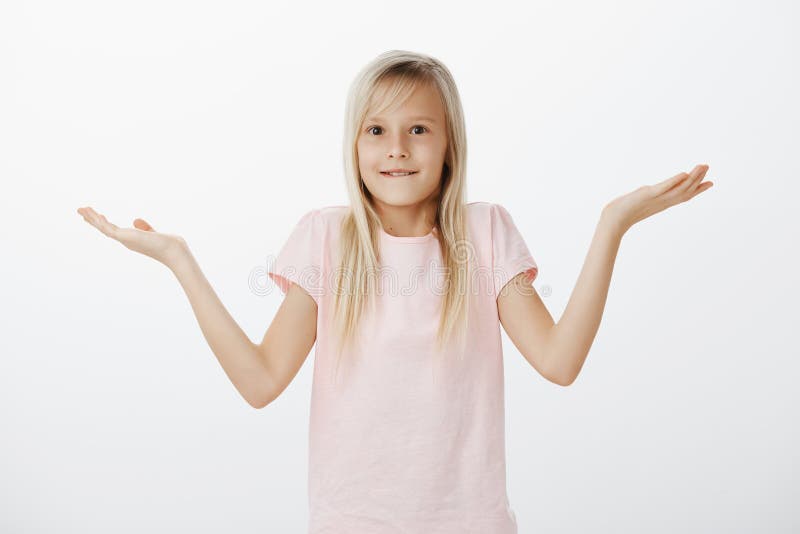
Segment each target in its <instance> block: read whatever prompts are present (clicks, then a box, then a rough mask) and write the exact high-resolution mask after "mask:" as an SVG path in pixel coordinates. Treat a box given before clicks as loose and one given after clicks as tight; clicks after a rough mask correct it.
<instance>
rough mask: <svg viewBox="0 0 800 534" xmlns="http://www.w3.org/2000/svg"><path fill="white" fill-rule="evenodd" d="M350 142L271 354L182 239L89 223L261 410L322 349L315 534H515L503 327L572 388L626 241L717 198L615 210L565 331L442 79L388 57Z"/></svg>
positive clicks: (654, 197)
mask: <svg viewBox="0 0 800 534" xmlns="http://www.w3.org/2000/svg"><path fill="white" fill-rule="evenodd" d="M345 126H346V127H345V143H344V160H345V178H346V185H347V193H348V197H349V202H350V203H349V205H348V206H328V207H323V208H319V209H314V210H311V211H308V212H307V213H305V214H304V215H303V216H302V217H301V218H300V220H299V222H298V223H297V224H296V226H295V227H294V229H293V230H292V232H291V234H290V236H289V239H288V240H287V241H286V243H285V245H284V246H283V248H282V249H281V250H280V253H279V254H278V256H277V259H276V260H275V262H274V264H273V265H272V266H271V268H270V270H269V276H270V277H271V279H272V280H273V281H274V282H275V283H276V284H277V285H278V287H280V289H281V290H282V292H283V293H285V295H286V296H285V298H284V300H283V302H282V304H281V306H280V308H279V309H278V311H277V313H276V315H275V317H274V319H273V321H272V323H271V324H270V326H269V328H268V329H267V332H266V334H265V336H264V339H263V341H262V342H261V343H260V344H258V345H256V344H254V343H252V342H251V341H250V339H248V337H247V336H246V335H245V334H244V333H243V331H242V330H241V328H239V326H238V325H237V324H236V322H235V321H234V320H233V319H232V318H231V316H230V315H229V314H228V312H227V311H226V309H225V307H224V306H223V304H222V303H221V302H220V301H219V299H218V298H217V295H216V294H215V292H214V290H213V289H212V287H211V286H210V285H209V283H208V281H207V280H206V278H205V277H204V276H203V273H202V272H201V270H200V267H199V266H198V265H197V263H196V261H195V260H194V257H193V256H192V254H191V252H190V251H189V248H188V246H187V244H186V242H185V241H184V240H183V239H182V238H180V237H178V236H174V235H169V234H163V233H158V232H156V231H155V230H154V229H153V228H152V227H151V226H150V225H149V224H148V223H147V222H145V221H143V220H142V219H136V220H135V221H134V223H133V224H134V228H120V227H117V226H115V225H113V224H111V223H110V222H108V221H107V220H106V218H105V217H104V216H102V215H100V214H98V213H96V212H95V211H94V210H92V209H91V208H88V207H87V208H81V209H79V210H78V212H79V213H80V214H81V215H83V217H84V218H85V220H86V221H87V222H89V223H91V224H92V225H94V226H96V227H97V228H98V229H99V230H100V231H102V232H103V233H104V234H105V235H107V236H109V237H112V238H114V239H116V240H118V241H120V242H121V243H122V244H123V245H125V246H126V247H128V248H129V249H131V250H134V251H136V252H140V253H143V254H146V255H148V256H150V257H152V258H154V259H156V260H158V261H160V262H162V263H164V264H165V265H166V266H167V267H169V268H170V269H171V270H172V272H173V273H174V274H175V275H176V277H177V278H178V280H179V282H180V283H181V285H182V287H183V288H184V290H185V292H186V294H187V296H188V298H189V300H190V302H191V305H192V309H193V310H194V313H195V314H196V316H197V319H198V322H199V324H200V327H201V329H202V331H203V334H204V336H205V338H206V340H207V341H208V343H209V345H210V347H211V349H212V351H213V352H214V354H215V355H216V357H217V358H218V360H219V362H220V364H221V365H222V367H223V369H224V370H225V372H226V373H227V375H228V377H229V378H230V380H231V381H232V382H233V384H234V385H235V386H236V388H237V390H238V391H239V392H240V393H241V395H242V396H243V397H244V398H245V399H246V400H247V402H248V403H250V404H251V405H252V406H253V407H256V408H263V407H264V406H266V405H268V404H269V403H270V402H272V401H273V400H274V399H275V398H276V397H278V395H280V394H281V392H282V391H283V390H284V389H285V388H286V387H287V386H288V384H289V382H290V381H291V380H292V378H293V377H294V376H295V375H296V374H297V372H298V370H299V369H300V367H301V366H302V364H303V362H304V360H305V359H306V357H307V355H308V354H309V351H310V350H311V347H312V346H313V345H314V344H315V342H316V352H315V359H314V378H313V389H312V402H311V420H310V427H309V479H308V483H309V505H310V522H309V532H311V533H320V534H321V533H341V534H362V533H370V534H379V533H389V532H392V533H395V532H408V533H415V534H423V533H434V532H437V533H466V532H474V533H481V534H511V533H516V532H517V523H516V519H515V516H514V512H513V511H512V509H511V507H510V505H509V502H508V498H507V493H506V466H505V433H504V421H505V416H504V411H503V410H504V396H503V394H504V392H503V360H502V345H501V336H500V324H502V325H503V328H504V329H505V331H506V333H507V334H508V336H509V338H510V339H511V341H512V342H513V343H514V345H515V346H516V348H517V349H519V351H520V352H521V353H522V355H523V356H524V357H525V358H526V359H527V360H528V362H530V364H531V365H532V366H533V367H534V368H535V369H536V370H537V371H538V372H539V373H541V375H542V376H544V377H545V378H546V379H548V380H550V381H551V382H553V383H556V384H560V385H562V386H566V385H569V384H571V383H572V382H573V381H574V380H575V378H576V376H577V375H578V373H579V371H580V369H581V367H582V365H583V362H584V360H585V359H586V356H587V354H588V352H589V348H590V346H591V344H592V341H593V340H594V337H595V334H596V332H597V329H598V326H599V324H600V319H601V316H602V311H603V307H604V305H605V300H606V294H607V290H608V287H609V283H610V279H611V272H612V268H613V265H614V259H615V257H616V253H617V250H618V247H619V244H620V241H621V239H622V236H623V234H624V233H625V232H626V231H627V230H628V229H629V228H630V227H631V226H632V225H633V224H635V223H636V222H638V221H640V220H642V219H644V218H646V217H649V216H650V215H652V214H654V213H657V212H659V211H662V210H664V209H665V208H667V207H669V206H672V205H675V204H677V203H680V202H684V201H686V200H688V199H690V198H692V197H694V196H696V195H697V194H699V193H700V192H702V191H705V190H706V189H708V188H709V187H711V185H712V183H711V182H703V177H704V175H705V174H706V171H707V170H708V166H707V165H698V166H696V167H695V168H694V170H692V172H691V173H688V174H687V173H683V172H682V173H679V174H677V175H675V176H673V177H672V178H670V179H668V180H665V181H663V182H661V183H659V184H656V185H649V186H643V187H640V188H639V189H637V190H635V191H633V192H632V193H629V194H627V195H624V196H621V197H619V198H617V199H615V200H613V201H612V202H610V203H608V204H607V205H606V206H605V207H604V208H603V210H602V214H601V216H600V220H599V223H598V226H597V230H596V233H595V235H594V239H593V241H592V244H591V247H590V249H589V253H588V255H587V257H586V263H585V264H584V266H583V270H582V271H581V273H580V276H579V278H578V281H577V284H576V287H575V289H574V291H573V294H572V296H571V298H570V300H569V303H568V305H567V307H566V310H565V312H564V315H563V317H562V318H561V320H560V321H559V322H558V323H557V324H556V323H555V322H554V320H553V318H552V317H551V316H550V313H549V312H548V311H547V309H546V308H545V306H544V305H543V303H542V301H541V300H540V298H539V296H538V294H537V293H536V291H535V289H534V288H533V286H532V281H533V280H534V279H535V278H536V275H537V273H538V267H537V265H536V262H535V261H534V259H533V257H532V256H531V254H530V252H529V250H528V248H527V246H526V243H525V241H524V239H523V237H522V235H521V234H520V232H519V231H518V229H517V228H516V226H515V225H514V222H513V220H512V218H511V216H510V214H509V213H508V211H506V210H505V209H504V208H503V207H502V206H501V205H499V204H494V203H489V202H469V203H467V202H465V187H466V185H465V175H466V165H465V164H466V134H465V127H464V117H463V114H462V109H461V102H460V98H459V94H458V91H457V89H456V85H455V82H454V81H453V77H452V76H451V74H450V72H449V71H448V69H447V68H446V67H445V66H444V65H443V64H442V63H441V62H439V61H438V60H436V59H435V58H432V57H429V56H425V55H422V54H417V53H411V52H406V51H390V52H387V53H384V54H382V55H380V56H379V57H377V58H376V59H375V60H374V61H372V62H371V63H370V64H369V65H367V66H366V67H365V68H364V69H363V70H362V71H361V72H360V73H359V75H358V76H357V78H356V80H355V81H354V83H353V85H352V87H351V89H350V93H349V96H348V101H347V108H346V124H345Z"/></svg>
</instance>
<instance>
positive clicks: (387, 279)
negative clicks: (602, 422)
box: [269, 202, 538, 534]
mask: <svg viewBox="0 0 800 534" xmlns="http://www.w3.org/2000/svg"><path fill="white" fill-rule="evenodd" d="M346 211H347V207H346V206H330V207H324V208H320V209H315V210H312V211H310V212H308V213H306V214H305V215H303V217H302V218H301V219H300V221H299V222H298V223H297V225H296V226H295V228H294V229H293V230H292V232H291V234H290V236H289V239H288V240H287V242H286V243H285V245H284V246H283V248H282V249H281V250H280V252H279V254H278V256H277V258H276V259H275V262H274V263H273V266H272V268H271V269H270V271H269V276H270V277H271V279H272V280H273V281H274V282H275V283H276V284H277V285H278V287H280V289H281V291H282V292H283V293H286V291H288V288H289V285H290V284H289V282H288V280H290V281H291V282H294V283H296V284H298V285H300V286H301V287H303V288H304V289H305V290H306V291H307V292H308V293H309V294H310V295H311V296H312V297H313V298H314V300H315V301H316V302H317V306H318V311H317V313H318V320H317V340H316V349H315V358H314V377H313V385H312V393H311V419H310V425H309V472H308V475H309V476H308V491H309V493H308V497H309V511H310V516H309V533H310V534H328V533H330V534H334V533H335V534H383V533H413V534H422V533H425V534H434V533H436V534H439V533H441V534H445V533H447V534H449V533H453V534H456V533H458V534H465V533H480V534H515V533H516V532H517V523H516V517H515V515H514V512H513V511H512V509H511V506H510V504H509V501H508V497H507V493H506V463H505V412H504V409H505V405H504V402H505V401H504V388H503V353H502V344H501V337H500V322H499V318H498V314H497V300H496V299H497V295H498V292H499V291H500V289H502V288H503V286H504V285H505V284H506V283H507V282H508V281H509V280H510V279H511V278H512V277H513V276H514V275H516V274H518V273H520V272H527V275H528V278H529V280H530V281H531V282H532V281H533V280H534V279H535V278H536V275H537V273H538V268H537V266H536V262H535V261H534V259H533V257H532V256H531V254H530V252H529V250H528V248H527V246H526V244H525V241H524V240H523V238H522V236H521V235H520V233H519V231H518V230H517V228H516V226H515V225H514V222H513V221H512V219H511V216H510V215H509V213H508V211H506V209H505V208H503V207H502V206H500V205H498V204H492V203H488V202H470V203H468V204H467V205H466V214H467V216H466V217H467V218H466V220H467V228H468V240H469V241H470V243H471V246H470V247H467V249H465V250H469V251H471V252H470V257H471V258H472V260H471V265H470V267H471V269H472V270H473V271H472V277H471V280H473V282H472V283H473V291H472V292H471V295H470V299H471V313H470V321H471V323H472V326H471V328H469V329H468V334H467V339H466V343H465V344H464V347H466V349H465V350H464V351H463V361H462V360H459V359H458V357H456V354H455V353H456V351H457V350H458V349H457V348H456V347H455V346H453V347H450V349H449V350H446V351H445V354H444V358H442V357H441V355H437V356H436V357H435V356H434V349H435V344H434V341H435V336H436V330H437V328H438V324H439V308H438V307H439V305H440V300H441V294H442V287H443V286H442V284H441V281H442V280H443V274H442V256H441V251H440V249H439V244H438V241H437V239H436V234H435V232H434V233H430V234H428V235H426V236H423V237H397V236H392V235H390V234H388V233H386V232H385V231H383V230H381V236H380V246H381V254H382V264H381V275H380V276H379V277H378V280H379V284H378V287H379V291H378V294H379V295H380V297H379V298H378V301H377V302H378V304H377V307H376V310H375V312H374V313H373V314H372V315H367V316H365V317H364V323H363V326H362V328H361V330H360V331H359V335H358V342H359V347H360V349H357V350H354V351H353V352H349V353H343V354H342V358H343V359H342V362H343V363H342V365H341V367H340V369H339V378H338V381H336V382H335V381H334V379H333V371H334V364H335V358H334V356H335V353H334V352H333V349H334V343H333V341H334V340H333V339H332V338H331V333H330V331H329V328H328V326H327V319H328V317H329V314H330V313H331V310H332V307H333V296H334V292H333V289H334V287H335V286H334V282H335V274H336V273H335V271H336V269H337V267H338V259H339V256H338V244H339V241H338V239H339V232H338V228H339V223H340V221H341V220H342V218H343V217H344V215H345V214H346ZM437 280H438V282H437ZM509 289H510V287H509V288H507V289H506V290H507V291H508V290H509ZM348 361H349V362H351V363H349V364H348V363H347V362H348Z"/></svg>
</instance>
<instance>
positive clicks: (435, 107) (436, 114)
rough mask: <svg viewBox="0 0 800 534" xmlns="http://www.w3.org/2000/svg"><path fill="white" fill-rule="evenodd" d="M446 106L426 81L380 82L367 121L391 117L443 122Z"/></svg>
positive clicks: (368, 111)
mask: <svg viewBox="0 0 800 534" xmlns="http://www.w3.org/2000/svg"><path fill="white" fill-rule="evenodd" d="M444 115H445V113H444V105H443V104H442V99H441V96H440V95H439V91H438V90H437V89H436V87H434V86H433V85H432V84H431V83H427V82H425V81H416V82H408V81H405V82H403V81H399V80H389V81H383V82H381V83H380V84H379V85H378V86H377V87H376V90H375V92H374V94H373V95H372V98H371V99H370V103H369V105H368V106H367V113H366V117H367V119H387V118H392V117H397V118H409V119H420V120H422V119H428V120H430V121H431V122H442V123H443V122H444V118H445V116H444Z"/></svg>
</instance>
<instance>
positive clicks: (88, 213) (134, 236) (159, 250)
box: [78, 207, 186, 266]
mask: <svg viewBox="0 0 800 534" xmlns="http://www.w3.org/2000/svg"><path fill="white" fill-rule="evenodd" d="M78 213H79V214H81V215H82V216H83V219H84V220H85V221H86V222H88V223H89V224H91V225H92V226H94V227H95V228H97V229H98V230H100V231H101V232H103V233H104V234H105V235H106V236H108V237H110V238H112V239H115V240H117V241H119V242H120V243H122V244H123V245H125V246H126V247H127V248H129V249H130V250H133V251H134V252H139V253H140V254H144V255H145V256H150V257H151V258H153V259H155V260H157V261H160V262H161V263H163V264H165V265H167V266H170V265H171V264H172V262H173V261H174V260H175V258H176V257H177V256H178V255H179V254H180V252H181V251H182V250H183V249H184V248H185V246H186V242H185V241H184V240H183V238H182V237H180V236H177V235H172V234H163V233H159V232H156V231H155V229H153V227H152V226H150V224H149V223H148V222H147V221H145V220H144V219H135V220H134V221H133V226H134V227H133V228H120V227H119V226H117V225H115V224H113V223H111V222H109V221H108V219H106V218H105V216H104V215H102V214H100V213H97V212H96V211H95V210H93V209H92V208H90V207H85V208H78Z"/></svg>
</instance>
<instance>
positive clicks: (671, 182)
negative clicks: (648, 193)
mask: <svg viewBox="0 0 800 534" xmlns="http://www.w3.org/2000/svg"><path fill="white" fill-rule="evenodd" d="M688 177H689V175H688V174H686V173H685V172H681V173H678V174H676V175H675V176H673V177H672V178H667V179H666V180H664V181H663V182H661V183H658V184H656V185H654V186H653V187H654V189H653V192H654V193H655V194H656V196H658V195H663V194H664V193H666V192H667V191H669V190H671V189H672V188H673V187H678V185H679V184H680V183H681V182H682V181H683V180H685V179H686V178H688Z"/></svg>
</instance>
